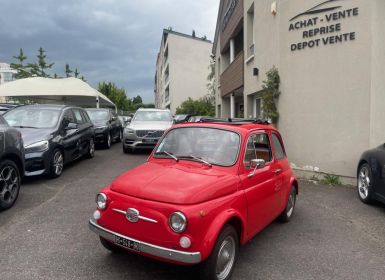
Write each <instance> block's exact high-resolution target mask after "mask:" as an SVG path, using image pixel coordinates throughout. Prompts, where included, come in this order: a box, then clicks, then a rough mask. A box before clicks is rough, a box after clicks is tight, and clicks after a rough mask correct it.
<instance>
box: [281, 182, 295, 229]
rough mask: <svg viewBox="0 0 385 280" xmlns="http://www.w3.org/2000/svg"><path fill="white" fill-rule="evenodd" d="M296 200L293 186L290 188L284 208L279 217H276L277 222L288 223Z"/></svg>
mask: <svg viewBox="0 0 385 280" xmlns="http://www.w3.org/2000/svg"><path fill="white" fill-rule="evenodd" d="M296 200H297V191H296V189H295V187H294V186H291V188H290V193H289V198H288V199H287V203H286V207H285V209H284V210H283V212H282V213H281V215H280V216H279V217H278V220H279V221H280V222H283V223H287V222H288V221H290V219H291V217H292V216H293V212H294V208H295V202H296Z"/></svg>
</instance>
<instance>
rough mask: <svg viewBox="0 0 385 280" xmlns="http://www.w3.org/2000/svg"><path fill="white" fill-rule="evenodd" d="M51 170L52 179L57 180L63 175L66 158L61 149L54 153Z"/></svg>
mask: <svg viewBox="0 0 385 280" xmlns="http://www.w3.org/2000/svg"><path fill="white" fill-rule="evenodd" d="M49 168H50V169H49V170H50V172H49V177H50V178H57V177H59V176H60V175H61V174H62V172H63V168H64V156H63V152H62V151H61V150H60V149H55V150H54V151H53V153H52V156H51V161H50V166H49Z"/></svg>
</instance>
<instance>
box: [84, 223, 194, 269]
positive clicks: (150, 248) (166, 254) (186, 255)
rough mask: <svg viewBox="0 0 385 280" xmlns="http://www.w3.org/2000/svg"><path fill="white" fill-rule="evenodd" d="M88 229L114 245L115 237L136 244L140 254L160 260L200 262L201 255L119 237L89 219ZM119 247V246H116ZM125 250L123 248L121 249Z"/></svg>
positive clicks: (119, 235)
mask: <svg viewBox="0 0 385 280" xmlns="http://www.w3.org/2000/svg"><path fill="white" fill-rule="evenodd" d="M89 228H90V230H92V231H93V232H95V233H96V234H98V235H99V236H101V237H103V238H104V239H106V240H108V241H110V242H112V243H115V239H116V236H118V237H121V238H125V239H128V240H130V241H134V242H137V243H138V244H139V250H140V252H143V253H146V254H149V255H152V256H155V257H159V258H162V259H166V260H170V261H175V262H180V263H186V264H196V263H199V262H200V261H201V253H199V252H183V251H177V250H173V249H168V248H164V247H160V246H157V245H153V244H149V243H146V242H142V241H140V240H136V239H133V238H131V237H127V236H124V235H121V234H119V233H116V232H113V231H111V230H108V229H106V228H104V227H101V226H99V225H98V224H97V223H96V222H95V220H94V219H91V220H90V221H89ZM117 246H119V245H117ZM123 248H125V247H123Z"/></svg>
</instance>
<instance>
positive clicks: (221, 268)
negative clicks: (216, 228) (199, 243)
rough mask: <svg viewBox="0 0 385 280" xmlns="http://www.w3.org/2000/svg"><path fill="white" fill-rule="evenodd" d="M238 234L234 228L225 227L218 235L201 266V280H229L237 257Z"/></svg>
mask: <svg viewBox="0 0 385 280" xmlns="http://www.w3.org/2000/svg"><path fill="white" fill-rule="evenodd" d="M238 243H239V239H238V234H237V232H236V230H235V229H234V227H232V226H231V225H226V226H225V227H224V228H223V230H222V232H221V233H220V234H219V237H218V239H217V241H216V242H215V246H214V249H213V251H212V252H211V255H210V256H209V257H208V259H207V260H206V261H205V262H204V263H202V264H201V270H200V272H201V278H202V279H209V280H227V279H230V278H231V274H232V272H233V270H234V264H235V262H236V260H237V257H238V247H239V244H238Z"/></svg>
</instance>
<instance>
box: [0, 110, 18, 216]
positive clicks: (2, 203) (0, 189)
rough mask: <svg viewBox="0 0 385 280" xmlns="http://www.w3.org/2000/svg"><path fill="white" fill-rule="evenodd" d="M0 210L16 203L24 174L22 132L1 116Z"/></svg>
mask: <svg viewBox="0 0 385 280" xmlns="http://www.w3.org/2000/svg"><path fill="white" fill-rule="evenodd" d="M0 174H1V176H0V210H5V209H8V208H10V207H12V205H13V204H14V203H15V201H16V199H17V197H18V196H19V190H20V180H21V177H22V176H23V175H24V147H23V139H22V137H21V133H20V132H19V131H17V130H16V129H14V128H12V127H9V126H8V124H7V122H6V121H5V120H4V119H3V117H1V116H0Z"/></svg>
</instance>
